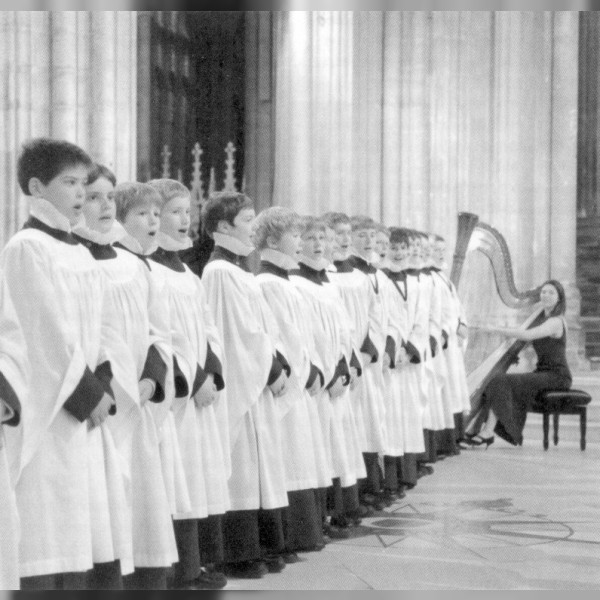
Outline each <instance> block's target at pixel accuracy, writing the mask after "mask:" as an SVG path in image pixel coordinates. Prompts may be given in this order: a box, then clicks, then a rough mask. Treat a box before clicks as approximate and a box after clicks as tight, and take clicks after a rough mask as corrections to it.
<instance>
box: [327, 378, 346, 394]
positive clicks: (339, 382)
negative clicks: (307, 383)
mask: <svg viewBox="0 0 600 600" xmlns="http://www.w3.org/2000/svg"><path fill="white" fill-rule="evenodd" d="M343 393H344V380H343V378H342V377H338V378H337V379H336V380H335V383H334V384H333V385H332V386H331V387H330V388H329V395H330V396H331V397H332V398H337V397H338V396H341V395H342V394H343Z"/></svg>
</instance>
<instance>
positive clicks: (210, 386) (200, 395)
mask: <svg viewBox="0 0 600 600" xmlns="http://www.w3.org/2000/svg"><path fill="white" fill-rule="evenodd" d="M218 397H219V392H218V390H217V385H216V384H215V377H214V375H213V374H212V373H210V374H209V375H208V377H207V378H206V380H205V382H204V383H203V384H202V386H201V387H200V389H199V390H198V391H197V392H196V393H195V394H194V402H195V403H196V406H197V407H198V408H204V407H205V406H210V405H211V404H212V403H213V402H215V400H217V398H218Z"/></svg>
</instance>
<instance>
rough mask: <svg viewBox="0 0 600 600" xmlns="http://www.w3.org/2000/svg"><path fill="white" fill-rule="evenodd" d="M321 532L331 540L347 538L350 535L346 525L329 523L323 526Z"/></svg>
mask: <svg viewBox="0 0 600 600" xmlns="http://www.w3.org/2000/svg"><path fill="white" fill-rule="evenodd" d="M323 533H324V534H325V535H326V536H328V537H330V538H331V539H332V540H347V539H348V538H349V537H350V532H349V531H348V528H347V527H338V526H336V525H333V524H331V523H326V524H325V525H324V526H323Z"/></svg>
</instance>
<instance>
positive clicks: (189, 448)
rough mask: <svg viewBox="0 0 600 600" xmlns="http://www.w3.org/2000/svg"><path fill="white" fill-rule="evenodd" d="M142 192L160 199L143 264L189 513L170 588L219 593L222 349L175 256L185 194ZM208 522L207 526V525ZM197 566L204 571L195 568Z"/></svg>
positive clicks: (174, 185)
mask: <svg viewBox="0 0 600 600" xmlns="http://www.w3.org/2000/svg"><path fill="white" fill-rule="evenodd" d="M149 185H151V186H152V187H153V188H154V189H156V191H157V192H158V193H159V194H160V196H161V200H162V208H161V213H160V230H159V232H158V235H157V241H158V249H157V250H156V251H155V252H154V253H153V254H152V255H151V257H150V258H151V261H152V262H151V265H152V267H153V268H156V269H157V270H161V271H162V274H163V278H164V280H165V282H166V285H165V288H164V294H165V295H166V300H167V303H168V307H169V315H170V327H171V343H172V346H173V352H174V357H175V360H176V363H177V365H178V373H179V377H178V380H177V381H178V384H179V385H180V386H181V387H182V388H184V389H185V391H184V392H182V393H181V394H177V396H176V400H175V402H174V404H173V412H174V415H175V421H176V426H177V433H178V440H179V446H180V450H181V455H182V458H183V466H184V470H185V474H186V481H187V484H188V491H189V493H190V500H191V503H192V507H191V510H190V511H189V512H187V513H183V514H179V515H176V518H175V534H176V538H177V546H178V551H179V564H178V565H177V568H176V572H175V584H174V585H175V587H176V588H179V589H181V588H186V589H220V588H222V587H224V586H225V585H226V583H227V579H226V578H225V576H224V575H223V573H221V572H219V571H217V570H215V569H214V564H215V563H221V562H223V553H222V549H220V548H219V541H220V540H221V539H222V535H221V529H220V517H221V516H222V515H223V514H224V513H225V511H226V510H227V509H228V508H229V493H228V490H227V475H228V464H229V456H228V455H229V448H226V447H225V444H224V441H223V439H222V436H221V433H220V431H219V425H218V423H217V419H216V414H215V407H216V405H217V404H218V402H219V392H220V391H221V390H222V389H223V388H224V385H225V383H224V380H223V369H222V366H221V359H220V356H221V354H222V350H221V346H222V344H221V340H220V338H219V334H218V332H217V329H216V327H215V325H214V323H213V321H212V317H211V315H210V311H209V310H208V306H207V303H206V292H205V291H204V286H203V285H202V282H201V281H200V279H198V277H196V276H195V275H194V274H193V273H192V271H191V270H190V269H189V268H188V267H186V266H185V265H184V264H183V263H182V261H181V259H180V257H179V254H178V252H179V251H181V250H183V249H186V248H189V247H190V245H191V240H190V238H189V236H188V233H189V227H190V202H191V196H190V192H189V190H188V189H187V188H186V187H185V186H184V185H183V184H181V183H180V182H178V181H175V180H172V179H155V180H152V181H150V182H149ZM209 515H212V516H214V519H212V520H210V521H209V519H208V517H209ZM207 538H208V539H207ZM199 542H204V543H205V544H206V547H208V548H211V547H212V548H214V549H216V551H215V553H214V555H212V556H211V557H210V558H209V557H207V556H206V553H204V554H205V555H204V557H201V553H200V544H199ZM202 562H205V563H208V564H209V568H208V569H207V568H206V567H205V566H201V563H202Z"/></svg>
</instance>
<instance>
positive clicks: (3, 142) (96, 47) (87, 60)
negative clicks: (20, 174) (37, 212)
mask: <svg viewBox="0 0 600 600" xmlns="http://www.w3.org/2000/svg"><path fill="white" fill-rule="evenodd" d="M126 4H127V3H126ZM124 8H127V5H125V6H124ZM136 19H137V13H136V12H135V11H3V12H2V13H0V49H1V54H0V77H1V78H2V79H1V81H2V82H3V83H4V85H3V89H2V92H1V96H0V98H1V100H0V158H1V159H2V160H0V194H1V197H2V227H1V229H0V247H1V246H3V245H4V244H5V243H6V241H7V240H8V238H9V237H10V236H11V235H12V234H13V233H14V232H15V231H16V230H17V229H19V228H20V227H21V225H22V223H23V221H24V219H25V215H26V213H27V202H25V201H24V199H23V198H22V194H21V192H20V189H19V186H18V184H17V180H16V157H17V155H18V153H19V149H20V146H21V144H22V143H23V142H24V141H25V140H27V139H29V138H32V137H43V136H51V137H53V138H62V139H67V140H69V141H72V142H75V143H76V144H79V145H80V146H82V147H83V148H84V149H85V150H87V151H88V152H89V153H90V155H91V156H92V158H93V159H94V160H96V161H98V162H102V163H104V164H106V165H107V166H108V167H110V168H111V169H113V170H114V171H115V174H116V175H117V178H118V179H119V180H121V181H123V180H130V179H134V178H135V176H136V172H135V160H136V152H135V149H136V139H135V132H136V97H137V94H136V69H137V47H136V34H137V33H136Z"/></svg>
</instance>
